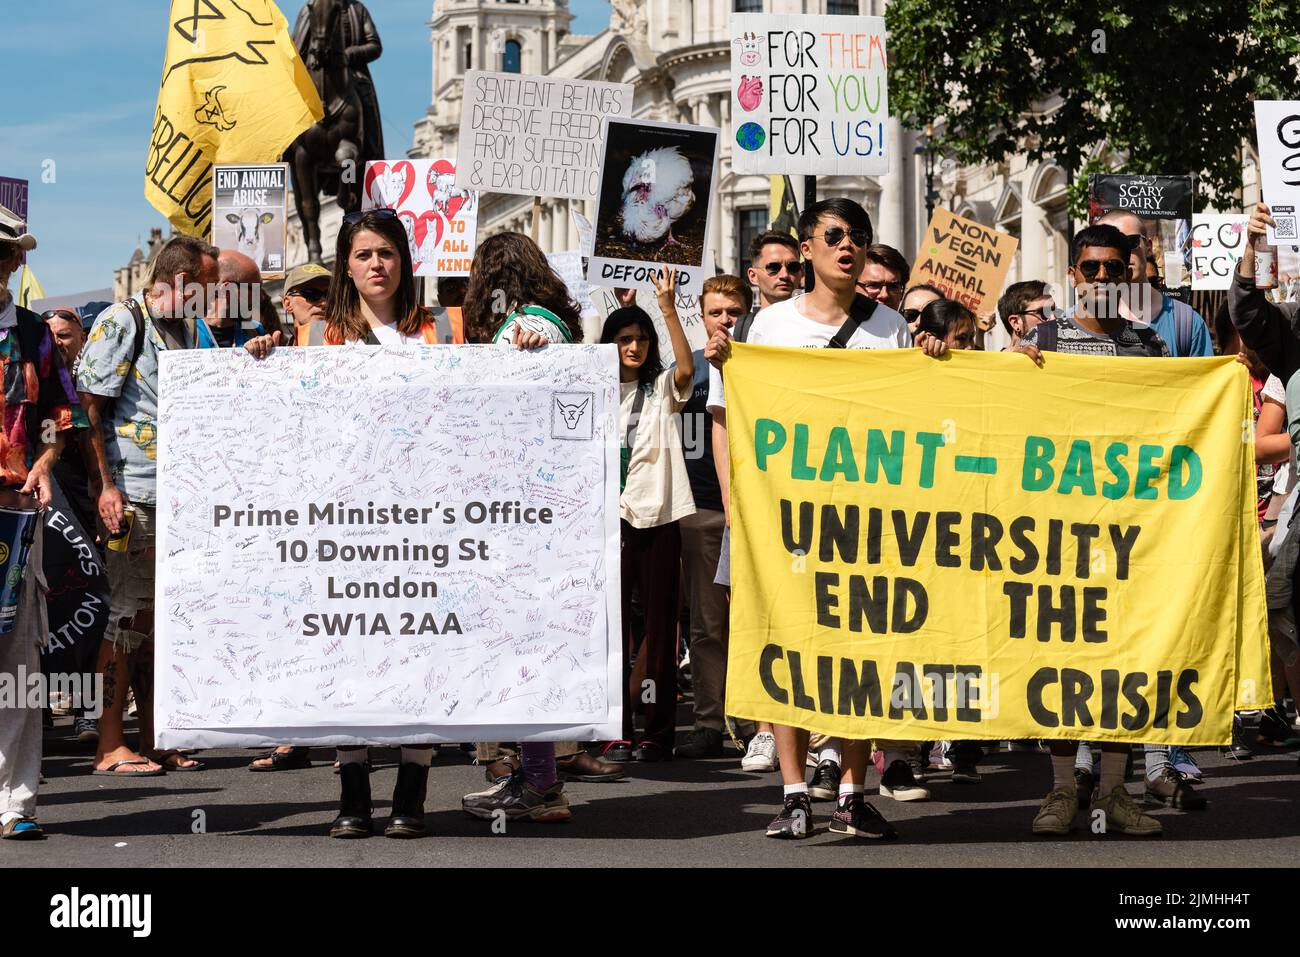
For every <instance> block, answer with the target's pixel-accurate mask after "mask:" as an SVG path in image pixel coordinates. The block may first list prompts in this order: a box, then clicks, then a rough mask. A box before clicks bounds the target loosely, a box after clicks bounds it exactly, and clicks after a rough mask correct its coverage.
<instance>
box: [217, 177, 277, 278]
mask: <svg viewBox="0 0 1300 957" xmlns="http://www.w3.org/2000/svg"><path fill="white" fill-rule="evenodd" d="M287 169H288V168H287V167H286V166H285V165H284V164H283V163H270V164H266V165H259V166H214V167H213V168H212V177H213V178H212V244H213V245H214V246H216V247H218V248H220V249H233V250H235V251H237V252H241V253H243V254H244V255H246V256H248V257H249V258H250V259H252V260H253V262H255V263H257V268H258V269H260V270H261V271H262V278H263V279H280V278H283V276H284V275H285V262H284V255H285V225H286V221H287V220H286V205H287V202H288V191H287V190H286V188H285V184H286V180H287Z"/></svg>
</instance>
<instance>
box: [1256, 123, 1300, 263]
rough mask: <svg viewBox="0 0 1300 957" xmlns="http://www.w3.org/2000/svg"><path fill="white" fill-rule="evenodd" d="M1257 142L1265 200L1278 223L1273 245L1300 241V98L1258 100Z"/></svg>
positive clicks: (1271, 230)
mask: <svg viewBox="0 0 1300 957" xmlns="http://www.w3.org/2000/svg"><path fill="white" fill-rule="evenodd" d="M1255 143H1256V145H1257V146H1258V147H1259V179H1260V186H1261V189H1262V191H1263V197H1264V202H1266V203H1268V205H1269V206H1270V207H1271V208H1272V211H1273V221H1274V222H1276V223H1277V225H1276V226H1269V227H1268V241H1269V242H1270V243H1273V244H1274V245H1282V244H1284V243H1295V242H1297V241H1298V240H1300V100H1256V101H1255Z"/></svg>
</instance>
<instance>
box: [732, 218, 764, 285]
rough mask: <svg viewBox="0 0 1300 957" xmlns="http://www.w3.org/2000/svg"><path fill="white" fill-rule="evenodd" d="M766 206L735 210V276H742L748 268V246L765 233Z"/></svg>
mask: <svg viewBox="0 0 1300 957" xmlns="http://www.w3.org/2000/svg"><path fill="white" fill-rule="evenodd" d="M767 213H768V209H767V207H766V206H755V207H753V208H751V209H738V210H736V273H735V274H736V275H737V276H744V275H745V270H746V269H748V268H749V244H750V243H752V242H753V241H754V240H755V239H757V238H758V237H759V236H760V235H761V234H763V233H765V232H767V223H768V219H767Z"/></svg>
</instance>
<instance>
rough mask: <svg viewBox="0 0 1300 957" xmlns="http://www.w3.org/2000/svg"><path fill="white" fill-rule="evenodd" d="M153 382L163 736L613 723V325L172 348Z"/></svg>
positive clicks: (557, 733) (400, 736)
mask: <svg viewBox="0 0 1300 957" xmlns="http://www.w3.org/2000/svg"><path fill="white" fill-rule="evenodd" d="M159 385H160V388H159V393H160V395H161V402H160V404H159V416H158V493H159V494H158V547H159V548H160V549H166V554H167V556H168V558H167V561H166V562H161V563H159V566H158V594H159V595H160V596H161V595H166V596H168V601H167V602H166V605H165V606H163V605H160V606H159V614H158V621H157V642H158V651H157V654H158V668H157V674H158V678H159V684H158V695H157V697H156V698H155V699H154V700H155V703H156V720H157V728H158V734H159V741H160V742H162V743H163V746H164V747H184V746H187V745H188V744H193V745H194V746H196V747H198V746H217V745H218V744H219V743H225V744H226V745H228V746H236V745H243V746H252V745H258V744H269V743H273V742H284V743H288V744H327V743H330V744H343V743H353V744H360V743H366V742H369V743H374V744H382V743H401V742H407V743H411V742H436V741H464V740H490V741H496V740H508V741H513V740H520V739H527V740H572V739H579V740H582V739H592V738H602V737H604V738H608V737H610V736H611V735H612V736H615V737H616V736H617V735H618V733H619V729H620V722H621V704H622V696H623V691H622V684H623V682H622V667H623V662H622V653H621V641H620V637H619V636H620V634H621V625H620V606H621V602H620V598H619V588H620V585H619V576H618V574H617V569H618V567H619V565H618V562H619V518H618V492H619V482H618V479H619V466H618V441H617V439H616V435H615V434H614V433H617V428H618V358H617V355H616V351H615V349H614V348H613V347H612V346H595V345H572V346H566V347H565V348H563V349H539V350H536V351H533V352H528V351H521V350H517V349H504V348H499V347H495V346H467V345H460V346H446V345H409V346H379V347H374V346H357V347H355V348H337V349H328V348H315V349H279V350H277V351H276V352H275V353H274V354H273V355H272V356H271V357H270V358H269V359H268V360H266V361H265V362H257V361H256V360H254V359H253V358H252V357H251V356H247V355H246V354H235V353H233V352H232V351H230V350H217V349H202V350H199V349H193V350H184V351H182V350H170V351H169V352H166V353H165V354H164V355H163V357H162V362H161V369H160V371H159ZM213 409H221V410H222V414H221V415H213V414H212V410H213ZM250 421H256V422H258V423H260V426H259V428H257V429H254V430H249V429H248V428H247V423H248V422H250ZM214 455H219V456H221V457H222V459H223V460H224V461H225V462H226V463H227V464H228V465H229V469H228V470H226V471H223V472H222V473H221V474H220V475H214V474H213V470H212V467H211V462H212V457H213V456H214ZM295 475H310V476H311V477H312V483H311V488H310V490H304V488H303V487H301V485H299V484H297V483H294V482H290V481H286V478H287V477H289V476H295ZM200 476H203V480H202V481H201V482H199V483H198V484H195V482H196V480H197V479H198V478H199V477H200ZM611 570H612V572H611ZM164 609H165V610H164Z"/></svg>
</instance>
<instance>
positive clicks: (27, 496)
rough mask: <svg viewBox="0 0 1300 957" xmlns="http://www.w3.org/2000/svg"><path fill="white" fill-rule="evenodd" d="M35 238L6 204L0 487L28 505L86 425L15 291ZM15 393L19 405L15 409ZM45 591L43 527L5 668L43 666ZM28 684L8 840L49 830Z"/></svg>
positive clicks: (5, 773) (0, 771)
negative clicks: (8, 383)
mask: <svg viewBox="0 0 1300 957" xmlns="http://www.w3.org/2000/svg"><path fill="white" fill-rule="evenodd" d="M35 248H36V239H35V237H33V236H32V235H31V234H30V233H28V232H27V228H26V224H25V223H23V221H22V220H21V219H19V218H18V217H17V216H15V215H14V214H13V213H12V212H10V211H9V210H8V209H5V208H4V207H3V206H0V371H3V370H4V369H7V368H8V367H9V366H17V367H19V369H20V371H19V374H18V375H17V376H16V377H14V381H15V382H16V383H19V385H18V386H17V389H16V390H6V391H5V394H3V395H0V422H3V423H4V426H3V431H2V432H0V490H2V491H0V497H3V498H5V499H8V500H9V501H6V502H5V504H6V505H14V504H16V505H18V506H19V507H23V506H24V505H25V503H30V506H29V507H35V506H37V505H39V506H40V507H41V508H44V507H45V506H47V505H49V504H50V495H51V484H52V482H53V479H52V478H51V472H52V470H53V468H54V462H55V460H56V459H57V458H58V457H59V449H60V447H61V446H62V439H63V433H64V432H65V431H67V430H68V429H72V428H85V425H86V417H85V415H84V414H83V413H82V412H81V409H80V407H79V406H78V404H77V394H76V392H75V391H73V388H72V380H71V378H70V377H69V376H68V373H67V370H66V369H65V368H64V366H63V359H62V357H61V355H60V354H59V350H58V349H57V348H56V347H55V345H54V339H53V337H52V336H51V335H50V330H49V329H48V328H47V327H46V325H45V323H43V322H42V321H41V320H40V317H39V316H37V315H36V314H35V313H33V312H30V311H29V310H27V309H24V308H22V307H21V306H19V305H18V304H17V303H16V302H15V301H14V299H13V296H12V295H10V293H9V277H10V276H11V275H12V274H13V271H14V270H15V269H16V268H17V267H18V262H19V260H20V259H21V257H22V254H23V253H24V252H30V251H31V250H33V249H35ZM4 378H5V379H6V380H7V379H9V378H10V377H9V376H5V377H4ZM15 391H16V393H17V394H15ZM15 400H16V401H15ZM11 403H12V404H14V405H16V406H17V407H16V408H12V409H11V408H10V405H11ZM33 496H34V498H33ZM24 500H25V502H24ZM14 544H16V543H14ZM6 551H8V552H10V553H11V554H10V566H11V569H12V568H17V567H19V566H17V565H16V559H14V558H13V556H12V553H13V552H14V551H18V550H17V549H16V548H14V546H13V545H11V546H10V548H8V549H6ZM45 591H46V586H45V580H44V577H43V576H42V574H41V536H40V535H39V534H38V535H36V536H35V537H34V538H33V539H32V542H31V547H30V551H29V552H28V554H27V562H26V565H25V567H24V568H23V571H22V580H21V584H20V585H19V586H18V606H17V614H16V617H15V619H14V624H13V629H12V631H11V632H10V633H9V634H4V635H0V674H3V675H11V676H13V677H14V678H15V679H16V678H17V677H18V675H20V674H22V673H23V672H26V674H27V675H29V676H35V675H39V674H40V669H41V656H40V649H41V646H42V645H43V644H44V642H45V638H46V635H47V633H48V631H49V628H48V625H47V623H46V618H45ZM26 691H27V689H26V688H23V689H21V693H19V694H18V695H16V696H15V698H16V700H15V702H14V706H13V707H10V708H3V709H0V838H3V839H6V840H35V839H39V838H41V837H44V833H43V832H42V831H41V827H40V825H39V824H37V823H36V791H37V786H38V785H39V783H40V779H41V707H40V706H39V705H38V706H37V707H34V708H33V707H29V702H28V700H27V698H28V696H27V694H26Z"/></svg>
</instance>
